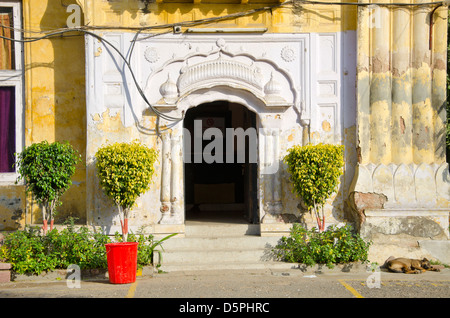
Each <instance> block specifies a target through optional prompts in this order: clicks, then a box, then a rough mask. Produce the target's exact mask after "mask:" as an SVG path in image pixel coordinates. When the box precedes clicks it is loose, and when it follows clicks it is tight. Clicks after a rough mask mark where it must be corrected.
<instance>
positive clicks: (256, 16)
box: [0, 0, 450, 258]
mask: <svg viewBox="0 0 450 318" xmlns="http://www.w3.org/2000/svg"><path fill="white" fill-rule="evenodd" d="M377 3H378V5H377ZM420 3H422V5H419V1H415V2H414V1H412V2H410V1H408V2H407V1H401V3H398V2H395V3H390V2H384V1H373V2H372V3H369V2H368V1H349V2H342V3H339V2H330V1H319V2H309V1H285V2H283V1H273V0H255V1H254V0H218V1H215V0H210V1H206V0H179V1H165V0H156V1H144V0H123V1H122V0H109V1H107V0H101V1H94V0H85V1H81V0H79V1H74V0H65V1H61V2H59V1H37V0H24V1H8V2H3V1H2V2H0V7H4V8H5V9H4V10H3V11H2V12H5V13H8V12H10V11H8V10H10V9H9V8H12V9H11V10H12V11H11V12H13V13H14V12H16V13H15V15H14V14H13V16H14V23H13V24H11V25H12V26H13V27H14V29H13V30H14V40H19V39H23V40H25V41H23V42H19V41H14V42H12V43H14V44H15V45H16V46H15V48H16V49H15V50H14V53H13V54H15V56H16V61H19V60H20V61H22V63H16V66H18V67H16V68H15V69H14V70H7V69H6V70H3V71H2V72H3V74H4V76H3V75H2V79H3V83H2V86H8V87H10V86H11V85H12V86H11V87H16V88H17V89H16V95H17V96H18V97H17V98H16V103H15V105H14V110H15V114H16V118H15V121H16V129H15V135H14V137H15V144H14V147H15V151H16V152H19V151H20V149H21V148H23V147H25V146H28V145H30V144H32V143H35V142H40V141H43V140H48V141H49V142H52V141H56V140H58V141H63V140H67V141H69V142H70V143H71V144H72V145H73V146H74V148H76V149H77V150H78V151H79V153H80V154H81V155H82V158H83V162H82V163H80V164H79V165H78V166H77V172H76V174H75V176H74V177H73V185H72V187H71V188H70V190H69V191H68V192H67V193H65V194H64V196H63V198H62V205H61V207H59V208H58V214H57V215H56V222H57V223H62V222H63V221H64V220H65V219H66V218H67V217H69V216H72V217H77V218H78V223H80V224H87V225H92V226H99V227H101V228H102V229H104V230H105V231H109V232H112V234H113V233H114V231H115V230H119V224H118V217H117V214H116V213H115V212H114V211H115V210H114V209H115V208H114V206H113V205H112V204H111V202H109V201H108V199H107V198H106V197H105V195H104V194H103V193H102V190H101V189H100V187H99V185H98V180H97V179H96V171H95V168H94V163H95V152H96V151H97V149H98V148H99V147H101V146H102V145H104V144H107V143H111V142H115V141H127V142H128V141H132V140H136V139H137V140H140V141H141V142H142V143H144V144H146V145H148V146H149V147H153V148H155V149H157V150H158V151H159V154H160V158H159V161H158V162H157V164H156V174H155V177H154V183H153V185H152V187H151V190H150V191H149V192H148V193H146V194H144V195H143V196H141V198H140V199H139V200H138V204H137V206H136V207H135V208H134V209H133V216H132V218H131V220H130V227H131V228H132V229H134V230H137V229H138V228H145V231H146V232H149V233H154V234H165V233H172V232H177V233H180V234H181V235H183V234H184V233H185V230H186V225H185V224H186V220H188V219H189V218H192V217H193V216H194V215H195V212H193V211H198V210H200V212H205V211H206V210H208V211H213V212H211V213H220V212H217V211H222V212H223V211H228V212H229V214H230V215H231V214H232V213H235V212H236V211H242V215H241V216H242V219H244V220H245V222H248V223H254V224H258V225H259V234H260V235H284V234H286V233H287V231H288V230H289V228H290V226H291V225H292V223H293V222H301V223H304V224H306V225H307V226H309V227H312V226H315V220H314V218H313V216H312V215H311V214H310V213H308V212H307V211H305V210H304V208H303V207H302V205H301V203H300V201H299V199H298V198H296V197H295V195H293V194H292V192H291V185H290V182H289V180H288V179H289V176H288V175H287V172H286V167H285V166H284V163H283V160H282V159H283V156H284V155H285V154H286V151H287V149H289V147H291V146H293V145H296V144H307V143H319V142H323V143H333V144H343V145H345V168H344V175H343V176H342V178H341V182H340V186H339V188H338V190H337V191H336V193H335V194H334V195H333V197H332V198H330V200H329V201H328V204H327V205H326V209H325V211H326V220H327V225H331V224H342V223H352V224H355V226H356V228H358V230H359V231H360V232H361V233H362V234H363V235H364V236H365V237H367V238H369V239H373V240H375V241H377V242H379V243H380V246H381V247H382V248H380V250H379V251H375V252H374V253H375V254H377V255H379V257H380V258H383V257H385V256H386V255H385V254H384V252H383V251H384V250H385V249H386V247H388V246H391V245H394V246H398V245H401V244H402V243H400V242H403V241H417V240H418V239H419V240H420V239H425V238H430V237H431V238H433V239H436V240H448V238H449V211H450V205H449V201H450V182H449V172H448V164H447V163H446V159H445V138H446V135H445V125H446V112H445V101H446V71H447V70H446V65H447V62H446V61H447V51H446V50H447V42H446V39H447V12H448V11H447V10H448V8H447V5H448V3H445V2H432V3H428V2H420ZM14 10H16V11H14ZM4 35H5V34H4ZM8 38H11V35H9V36H5V39H3V41H4V43H8V42H11V41H9V40H8ZM13 71H15V72H16V73H17V75H18V76H19V77H18V78H19V79H18V81H16V82H14V83H12V84H11V83H10V82H9V79H8V76H9V75H11V72H13ZM21 91H22V92H23V93H22V94H20V92H21ZM17 92H19V93H17ZM19 95H20V96H19ZM196 120H198V121H199V122H201V123H202V124H203V125H208V123H210V124H211V126H210V128H216V129H217V130H215V131H216V132H218V131H221V132H222V133H224V132H225V130H226V129H227V128H233V129H235V131H236V129H238V128H243V129H245V130H246V131H248V132H250V131H252V129H254V131H255V132H256V136H257V141H256V148H255V149H256V150H255V151H256V155H255V157H254V158H255V160H254V162H251V163H248V162H245V163H243V164H242V163H240V162H237V163H236V162H234V165H228V166H225V167H224V166H223V165H222V166H216V165H205V164H204V163H203V164H200V163H199V165H195V164H196V163H197V162H195V160H193V161H192V162H189V160H187V159H186V156H187V149H188V147H190V146H192V149H191V150H194V152H193V153H195V149H194V147H195V140H194V139H193V138H194V133H195V127H196V126H195V123H196ZM203 128H205V126H203ZM249 129H250V130H249ZM201 133H202V134H203V133H204V131H203V130H202V131H201ZM188 137H189V138H191V137H192V138H191V139H188ZM202 137H203V141H204V140H206V139H205V138H206V137H205V135H202ZM209 140H212V139H211V138H210V139H209ZM188 141H190V143H188ZM204 144H205V143H204ZM189 145H190V146H189ZM233 147H234V148H233V150H231V151H232V152H233V151H234V154H236V151H237V150H236V149H237V148H236V145H234V146H233ZM246 147H247V148H245V149H246V151H247V152H251V150H252V149H253V148H251V146H246ZM193 156H194V155H193ZM214 156H215V155H213V157H214ZM192 158H194V157H192ZM0 177H1V179H0V181H1V184H0V216H1V219H0V221H1V222H0V230H12V229H16V228H23V227H24V226H25V225H26V224H38V223H40V222H41V213H40V209H39V207H38V206H37V205H36V204H35V203H34V202H33V200H32V198H31V197H29V196H27V195H25V192H24V186H23V185H21V184H15V183H14V181H15V179H16V178H17V175H16V173H15V172H14V171H7V172H6V171H5V172H2V173H1V174H0ZM214 211H216V212H214ZM387 237H389V239H387ZM388 252H389V251H387V252H386V253H388ZM387 256H390V254H389V255H387Z"/></svg>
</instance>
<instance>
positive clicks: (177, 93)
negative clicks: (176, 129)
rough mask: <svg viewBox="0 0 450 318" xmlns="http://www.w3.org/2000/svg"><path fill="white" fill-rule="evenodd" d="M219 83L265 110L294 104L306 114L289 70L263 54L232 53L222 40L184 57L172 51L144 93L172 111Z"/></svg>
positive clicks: (148, 81) (156, 71) (160, 106)
mask: <svg viewBox="0 0 450 318" xmlns="http://www.w3.org/2000/svg"><path fill="white" fill-rule="evenodd" d="M219 86H221V87H231V88H233V89H241V90H244V91H246V92H248V93H250V94H252V95H253V96H254V97H256V98H257V99H258V100H260V101H261V102H262V103H263V104H264V105H265V106H266V107H267V108H268V110H269V109H271V110H273V109H280V110H282V109H286V108H288V107H292V106H293V107H294V108H295V110H296V111H297V112H298V113H302V114H304V113H305V109H304V106H303V105H304V103H303V102H302V98H301V94H300V89H299V88H297V87H295V84H294V80H293V78H292V76H291V74H290V73H289V71H287V70H285V69H283V68H281V67H279V66H278V65H277V63H276V62H275V61H273V60H270V59H267V58H265V57H264V54H263V55H262V56H261V57H258V58H257V57H255V56H254V55H252V54H250V53H249V52H246V51H245V50H244V49H242V48H241V49H240V50H238V51H236V52H232V51H231V50H229V49H228V48H227V46H226V43H225V40H223V39H219V40H217V41H216V43H215V46H213V47H212V48H211V49H210V50H209V51H201V50H200V49H198V48H197V50H195V52H192V53H189V54H187V55H185V56H181V57H177V56H176V55H175V54H174V56H172V58H170V59H168V60H167V61H166V62H164V63H163V64H161V66H159V67H158V68H157V69H155V70H153V71H152V73H151V74H150V75H149V77H148V79H147V83H146V87H145V92H146V95H147V96H152V97H153V100H152V101H151V102H152V105H153V106H154V107H155V108H157V109H159V110H173V109H177V105H178V104H179V103H180V102H181V101H182V100H183V99H184V98H186V97H187V96H189V95H190V94H192V93H194V92H196V91H199V90H204V89H212V88H216V87H219ZM155 96H157V97H155Z"/></svg>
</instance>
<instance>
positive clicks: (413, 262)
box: [385, 258, 440, 274]
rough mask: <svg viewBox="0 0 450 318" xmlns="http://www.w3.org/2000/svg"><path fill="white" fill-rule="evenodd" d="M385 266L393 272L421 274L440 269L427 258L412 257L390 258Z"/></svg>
mask: <svg viewBox="0 0 450 318" xmlns="http://www.w3.org/2000/svg"><path fill="white" fill-rule="evenodd" d="M385 268H387V269H388V270H389V271H390V272H393V273H405V274H421V273H423V272H425V271H436V272H439V271H440V270H439V268H434V267H433V266H432V265H431V264H430V261H429V260H427V259H426V258H424V259H422V260H420V259H412V258H394V259H390V260H389V259H388V260H387V261H386V263H385Z"/></svg>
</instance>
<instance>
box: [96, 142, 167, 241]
mask: <svg viewBox="0 0 450 318" xmlns="http://www.w3.org/2000/svg"><path fill="white" fill-rule="evenodd" d="M157 156H158V153H157V151H156V150H155V149H150V148H148V147H146V146H145V145H142V144H140V143H139V142H136V141H135V142H132V143H114V144H111V145H107V146H103V147H101V148H100V149H98V151H97V153H96V155H95V157H96V159H97V162H96V167H97V171H98V177H99V181H100V185H101V187H102V188H103V190H104V191H105V193H106V195H107V196H108V197H109V198H110V199H112V200H113V201H114V203H115V204H116V206H117V208H118V210H119V217H120V224H121V227H122V237H123V241H124V242H126V241H127V236H128V214H129V211H130V210H131V208H132V207H133V205H134V204H135V202H136V199H137V198H138V197H139V196H140V195H141V194H142V193H144V192H145V191H147V190H148V189H149V188H150V183H151V180H152V176H153V173H154V171H155V170H154V167H153V164H154V163H155V161H156V159H157Z"/></svg>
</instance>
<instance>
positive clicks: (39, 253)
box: [2, 226, 110, 274]
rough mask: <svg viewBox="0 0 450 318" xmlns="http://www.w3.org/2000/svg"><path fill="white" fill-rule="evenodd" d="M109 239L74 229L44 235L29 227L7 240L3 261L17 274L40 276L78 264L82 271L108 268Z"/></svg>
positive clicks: (11, 234)
mask: <svg viewBox="0 0 450 318" xmlns="http://www.w3.org/2000/svg"><path fill="white" fill-rule="evenodd" d="M107 242H110V239H109V237H108V236H107V235H105V234H102V233H91V232H90V231H89V230H88V228H86V227H80V228H79V230H75V228H74V227H73V226H68V227H67V228H66V229H64V230H62V231H61V232H58V230H57V229H53V230H51V231H48V232H47V233H46V234H42V233H41V231H40V229H39V228H37V227H26V228H25V230H23V231H15V232H12V233H10V234H9V235H7V236H6V238H5V240H4V245H3V246H2V250H3V258H4V261H7V262H9V263H11V264H12V269H13V271H14V272H16V273H18V274H25V273H29V274H40V273H42V272H45V271H53V270H55V269H65V268H67V267H68V266H69V265H70V264H77V265H78V266H80V268H81V269H87V268H106V249H105V246H104V244H105V243H107Z"/></svg>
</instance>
